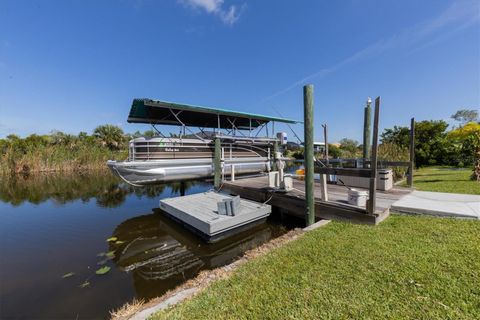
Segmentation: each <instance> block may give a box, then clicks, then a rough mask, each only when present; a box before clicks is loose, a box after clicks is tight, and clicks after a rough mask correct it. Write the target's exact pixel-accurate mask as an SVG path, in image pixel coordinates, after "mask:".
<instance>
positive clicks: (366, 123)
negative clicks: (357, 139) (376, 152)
mask: <svg viewBox="0 0 480 320" xmlns="http://www.w3.org/2000/svg"><path fill="white" fill-rule="evenodd" d="M371 104H372V99H370V97H369V98H368V99H367V105H366V106H365V110H364V118H363V167H364V168H367V164H366V160H367V159H368V156H369V153H370V148H371V147H370V143H371V141H372V140H371V132H372V108H371V107H370V105H371Z"/></svg>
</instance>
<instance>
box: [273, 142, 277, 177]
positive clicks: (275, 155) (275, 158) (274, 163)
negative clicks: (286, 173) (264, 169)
mask: <svg viewBox="0 0 480 320" xmlns="http://www.w3.org/2000/svg"><path fill="white" fill-rule="evenodd" d="M277 152H278V142H277V141H275V142H274V143H273V162H272V171H277V170H278V168H277Z"/></svg>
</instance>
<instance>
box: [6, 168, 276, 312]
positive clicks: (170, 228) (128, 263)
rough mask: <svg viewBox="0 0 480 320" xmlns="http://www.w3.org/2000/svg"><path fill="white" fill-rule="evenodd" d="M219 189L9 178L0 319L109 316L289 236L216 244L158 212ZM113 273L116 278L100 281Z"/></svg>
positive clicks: (245, 236) (256, 234)
mask: <svg viewBox="0 0 480 320" xmlns="http://www.w3.org/2000/svg"><path fill="white" fill-rule="evenodd" d="M0 179H2V178H0ZM211 188H212V185H211V184H210V183H207V182H186V183H183V184H181V183H173V184H168V185H162V186H154V187H148V188H133V187H131V186H128V185H125V184H124V183H120V181H119V180H117V178H115V177H114V176H112V175H110V174H107V173H102V174H89V175H73V176H69V175H45V176H37V177H29V178H17V179H4V178H3V179H2V180H0V219H1V223H0V254H1V259H0V298H1V302H0V303H1V304H0V318H2V319H77V318H78V319H93V318H108V311H109V310H112V309H114V308H117V307H120V306H121V305H122V304H123V303H125V302H127V301H131V300H132V299H133V298H135V297H136V298H138V299H145V300H148V299H150V298H152V297H156V296H158V295H161V294H163V293H164V292H165V291H167V290H169V289H172V288H174V287H176V286H177V285H179V284H181V283H182V282H183V281H185V280H186V279H189V278H192V277H194V276H195V275H196V274H198V272H199V271H201V270H203V269H209V268H215V267H218V266H221V265H223V264H226V263H229V262H231V261H232V260H234V259H235V258H236V257H239V256H241V255H242V253H243V252H244V251H245V250H248V249H251V248H253V247H256V246H258V245H260V244H262V243H264V242H266V241H268V240H269V239H271V238H272V237H276V236H278V235H280V234H282V233H283V232H285V228H284V227H282V226H281V225H280V224H279V223H278V222H275V221H272V219H271V220H269V221H268V222H267V223H265V224H263V225H260V226H257V227H255V228H254V229H251V230H249V231H246V232H244V233H242V234H239V235H237V236H234V237H233V238H229V239H227V240H224V241H222V242H220V243H216V244H210V245H209V244H206V243H204V242H202V241H201V240H199V239H198V238H197V237H196V236H194V235H192V234H190V233H189V232H188V231H186V230H184V229H183V228H182V227H180V226H179V225H177V224H176V223H174V222H173V221H171V220H169V219H168V218H165V217H164V216H163V215H162V213H161V212H160V211H158V210H157V209H155V208H158V200H159V199H162V198H167V197H172V196H179V195H180V194H192V193H198V192H202V191H207V190H209V189H211ZM111 237H116V238H117V239H116V240H115V241H110V242H107V241H106V240H107V239H108V238H111ZM109 252H110V253H109ZM107 253H109V254H108V255H107V256H106V254H107ZM104 266H107V267H110V268H111V269H110V271H109V272H107V273H106V274H105V275H96V274H95V271H96V270H98V269H99V268H101V267H104ZM71 272H73V273H74V275H73V276H71V277H67V278H62V276H63V275H65V274H67V273H71ZM82 284H85V287H81V285H82Z"/></svg>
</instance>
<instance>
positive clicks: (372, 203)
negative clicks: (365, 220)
mask: <svg viewBox="0 0 480 320" xmlns="http://www.w3.org/2000/svg"><path fill="white" fill-rule="evenodd" d="M379 116H380V97H377V98H376V99H375V115H374V117H373V141H372V155H371V158H370V171H371V174H370V190H369V197H368V204H367V212H368V213H370V214H374V213H375V208H376V200H377V199H376V197H377V194H376V193H377V153H378V121H379Z"/></svg>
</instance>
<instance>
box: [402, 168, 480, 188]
mask: <svg viewBox="0 0 480 320" xmlns="http://www.w3.org/2000/svg"><path fill="white" fill-rule="evenodd" d="M471 174H472V170H471V169H461V170H459V169H455V168H448V167H444V168H442V167H426V168H421V169H418V170H416V171H415V172H414V175H413V186H414V187H415V189H417V190H422V191H436V192H453V193H468V194H480V183H478V182H476V181H472V180H470V175H471ZM403 185H406V183H404V184H403Z"/></svg>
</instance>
